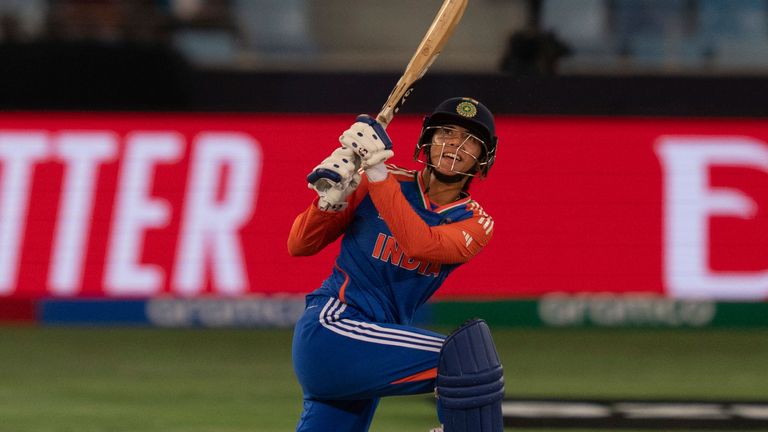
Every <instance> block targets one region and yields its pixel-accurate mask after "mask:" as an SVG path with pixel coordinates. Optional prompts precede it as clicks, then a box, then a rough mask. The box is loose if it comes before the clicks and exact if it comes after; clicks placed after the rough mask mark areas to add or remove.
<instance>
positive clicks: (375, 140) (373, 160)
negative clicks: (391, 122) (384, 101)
mask: <svg viewBox="0 0 768 432" xmlns="http://www.w3.org/2000/svg"><path fill="white" fill-rule="evenodd" d="M339 142H341V146H342V148H350V149H352V150H353V151H354V152H355V154H357V155H358V156H360V159H361V160H362V166H363V168H367V167H369V166H372V165H376V164H378V163H382V162H384V161H386V160H387V159H389V158H390V157H392V156H393V155H394V152H393V151H392V150H391V149H392V141H391V140H390V139H389V135H387V132H386V131H385V130H384V128H383V127H382V126H381V124H379V122H377V121H376V120H375V119H373V118H371V117H370V116H368V115H365V114H363V115H360V116H358V117H357V119H356V122H355V123H354V124H353V125H352V126H351V127H350V128H349V129H347V130H346V131H344V133H343V134H341V136H340V137H339Z"/></svg>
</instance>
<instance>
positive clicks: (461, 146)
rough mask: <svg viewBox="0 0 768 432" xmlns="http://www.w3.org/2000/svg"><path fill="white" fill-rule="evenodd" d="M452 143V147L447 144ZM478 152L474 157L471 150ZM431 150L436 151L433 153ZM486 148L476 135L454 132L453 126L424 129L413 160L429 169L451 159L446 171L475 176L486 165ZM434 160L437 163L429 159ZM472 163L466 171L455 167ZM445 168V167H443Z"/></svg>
mask: <svg viewBox="0 0 768 432" xmlns="http://www.w3.org/2000/svg"><path fill="white" fill-rule="evenodd" d="M448 141H451V144H449V143H448ZM475 148H479V149H480V154H479V155H475V154H473V153H472V152H470V150H474V149H475ZM434 150H437V152H435V151H434ZM488 154H489V151H488V145H487V144H486V143H485V142H484V141H483V140H482V139H481V138H480V137H478V136H476V135H474V134H472V133H470V132H465V131H463V130H460V129H457V128H455V127H453V126H427V127H425V128H424V130H423V131H422V134H421V138H420V140H419V142H418V143H417V144H416V154H415V158H416V160H417V161H418V162H421V163H423V164H425V165H427V166H429V167H432V168H437V167H438V166H439V165H440V163H441V162H440V161H442V160H443V158H447V159H448V160H452V162H451V165H450V166H449V167H447V168H448V170H449V171H451V172H453V173H455V174H461V175H465V176H470V177H474V176H475V175H477V174H478V173H483V172H485V171H486V170H485V167H487V165H488V157H487V155H488ZM433 156H434V157H436V160H433V159H432V158H433ZM467 160H473V161H474V163H473V164H472V165H471V166H470V167H469V168H468V169H465V170H463V171H462V170H461V169H460V167H457V166H456V165H457V162H458V163H459V164H461V163H462V162H464V161H467ZM444 167H445V166H444Z"/></svg>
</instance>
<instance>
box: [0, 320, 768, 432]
mask: <svg viewBox="0 0 768 432" xmlns="http://www.w3.org/2000/svg"><path fill="white" fill-rule="evenodd" d="M494 334H495V337H496V339H497V344H498V346H499V350H500V352H501V356H502V360H503V361H504V366H505V370H506V380H507V393H508V394H510V395H515V396H550V397H557V396H566V397H675V398H711V399H718V398H743V399H768V373H766V372H765V371H766V364H768V331H724V330H719V331H706V332H694V331H671V330H653V331H645V332H644V331H640V330H621V331H605V330H557V331H555V330H500V329H495V331H494ZM300 409H301V398H300V389H299V387H298V385H297V383H296V382H295V380H294V377H293V373H292V369H291V362H290V331H285V330H280V331H266V330H159V329H103V328H102V329H90V328H31V327H0V432H26V431H35V432H47V431H57V432H58V431H72V432H97V431H99V432H101V431H110V432H120V431H142V432H155V431H157V432H160V431H162V432H177V431H178V432H181V431H184V432H246V431H248V432H273V431H274V432H277V431H290V430H292V429H293V428H294V425H295V423H296V419H297V418H298V414H299V411H300ZM434 425H435V420H434V413H433V402H432V400H431V399H430V397H429V396H413V397H401V398H390V399H385V400H384V401H383V402H382V404H381V406H380V409H379V411H378V413H377V416H376V418H375V420H374V424H373V427H372V429H371V430H372V431H376V432H387V431H397V432H410V431H414V432H426V431H427V430H429V428H430V427H432V426H434ZM538 431H539V432H544V431H543V430H538ZM572 432H576V431H572Z"/></svg>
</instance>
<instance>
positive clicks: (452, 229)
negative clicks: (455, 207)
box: [368, 175, 493, 264]
mask: <svg viewBox="0 0 768 432" xmlns="http://www.w3.org/2000/svg"><path fill="white" fill-rule="evenodd" d="M368 189H369V194H370V196H371V199H372V200H373V203H374V205H375V206H376V209H377V210H378V211H379V214H380V215H381V217H382V218H383V219H384V222H386V224H387V227H389V230H390V231H392V235H393V236H394V237H395V239H397V243H398V244H399V245H400V247H401V248H403V251H404V252H405V253H406V254H407V255H408V256H409V257H412V258H417V259H422V260H427V261H431V262H436V263H440V264H455V263H464V262H467V261H469V260H470V259H471V258H472V257H474V256H475V255H477V254H478V253H479V252H480V251H481V250H482V249H483V248H484V247H485V246H486V245H487V244H488V242H489V241H490V239H491V237H493V220H492V219H491V217H490V216H488V215H487V214H486V213H485V212H483V210H482V209H481V208H480V207H479V206H477V205H474V206H473V207H474V208H472V217H470V218H467V219H464V220H461V221H458V222H453V223H448V224H444V225H439V226H434V227H432V226H429V225H427V224H426V222H424V221H423V220H422V219H421V218H420V217H419V215H418V214H416V212H415V211H414V210H413V208H411V205H410V203H409V202H408V201H407V200H406V199H405V196H403V194H402V192H401V190H400V184H399V183H398V181H397V180H396V179H395V178H394V177H393V176H392V175H389V176H388V177H387V179H386V180H384V181H381V182H375V183H369V186H368ZM469 205H470V206H472V204H471V203H470V204H469Z"/></svg>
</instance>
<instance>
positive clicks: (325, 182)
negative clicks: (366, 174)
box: [307, 148, 361, 211]
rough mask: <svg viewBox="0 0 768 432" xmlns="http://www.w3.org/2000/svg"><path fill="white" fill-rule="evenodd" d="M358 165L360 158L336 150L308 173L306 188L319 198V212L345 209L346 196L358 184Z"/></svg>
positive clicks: (349, 150)
mask: <svg viewBox="0 0 768 432" xmlns="http://www.w3.org/2000/svg"><path fill="white" fill-rule="evenodd" d="M360 164H361V161H360V157H359V156H357V155H356V154H355V153H354V152H353V151H352V150H351V149H348V148H337V149H336V150H334V151H333V153H331V155H330V156H329V157H327V158H325V159H324V160H323V161H322V162H321V163H320V164H319V165H318V166H316V167H315V169H313V170H312V172H311V173H309V175H308V176H307V183H308V184H307V186H308V187H309V188H310V189H314V190H315V191H316V192H317V194H318V196H319V197H320V200H319V201H318V208H320V210H326V211H341V210H344V209H345V208H346V207H347V203H346V198H347V196H349V194H351V193H352V192H353V191H354V190H355V189H356V188H357V186H358V185H359V184H360V174H359V173H358V170H359V169H360Z"/></svg>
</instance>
